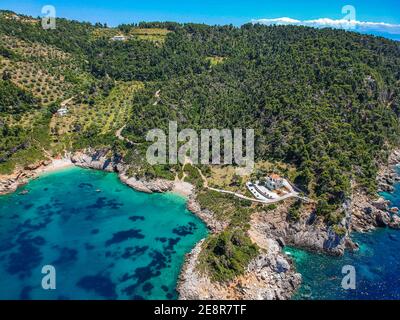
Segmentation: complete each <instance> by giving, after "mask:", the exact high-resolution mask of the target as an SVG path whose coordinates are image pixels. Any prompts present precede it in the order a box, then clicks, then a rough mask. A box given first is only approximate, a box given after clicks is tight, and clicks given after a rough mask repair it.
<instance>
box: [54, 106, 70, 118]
mask: <svg viewBox="0 0 400 320" xmlns="http://www.w3.org/2000/svg"><path fill="white" fill-rule="evenodd" d="M57 113H58V115H59V116H65V115H66V114H67V113H68V109H67V108H66V107H62V108H60V109H58V110H57Z"/></svg>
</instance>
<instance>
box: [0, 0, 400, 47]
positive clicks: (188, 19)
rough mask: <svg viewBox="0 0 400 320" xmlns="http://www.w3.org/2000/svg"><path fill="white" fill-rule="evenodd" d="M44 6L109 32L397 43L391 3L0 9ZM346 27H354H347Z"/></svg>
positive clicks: (399, 19)
mask: <svg viewBox="0 0 400 320" xmlns="http://www.w3.org/2000/svg"><path fill="white" fill-rule="evenodd" d="M0 1H1V0H0ZM82 2H83V3H82ZM45 5H52V6H54V7H55V8H56V16H57V17H59V18H65V19H68V20H76V21H80V22H89V23H92V24H95V23H101V24H106V25H107V26H108V27H111V28H112V27H117V26H118V25H121V24H133V23H139V22H177V23H196V24H197V23H199V24H206V25H210V26H213V25H219V26H223V25H234V26H236V27H240V26H242V25H243V24H246V23H261V24H267V25H271V24H279V25H282V24H289V25H305V26H310V27H317V28H324V27H331V28H336V29H346V30H349V31H355V32H359V33H362V34H372V35H376V36H382V37H386V38H389V39H392V40H400V10H398V9H399V8H400V6H399V5H398V3H397V1H396V0H354V1H352V2H350V3H348V2H343V1H341V0H332V1H329V3H320V2H318V1H317V0H308V1H294V0H282V1H280V2H279V3H276V2H275V1H268V0H264V1H259V0H247V1H246V2H244V1H240V0H231V1H228V0H221V1H219V2H218V3H213V2H212V1H211V0H203V1H198V0H193V1H191V2H190V3H188V2H185V1H182V0H172V1H162V0H154V1H151V2H148V3H143V2H139V1H132V0H130V1H128V0H120V1H113V2H110V1H107V0H98V1H95V0H86V1H78V0H70V1H65V0H53V1H52V2H50V3H48V2H44V1H42V0H25V1H24V3H23V4H22V3H7V4H6V3H1V2H0V9H1V10H10V11H13V12H15V13H17V14H23V15H28V16H32V17H35V18H36V17H40V16H42V12H41V10H42V7H43V6H45ZM349 7H350V10H349V9H348V8H349ZM346 8H347V9H346ZM352 8H353V9H352ZM348 21H351V22H354V23H353V24H351V25H350V26H349V24H348V23H347V22H348ZM343 22H344V23H343ZM348 27H350V29H348Z"/></svg>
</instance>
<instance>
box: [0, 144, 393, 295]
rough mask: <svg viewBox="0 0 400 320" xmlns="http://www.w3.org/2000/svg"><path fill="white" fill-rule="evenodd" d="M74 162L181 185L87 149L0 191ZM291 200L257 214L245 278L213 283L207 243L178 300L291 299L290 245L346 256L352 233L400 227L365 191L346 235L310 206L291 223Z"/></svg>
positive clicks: (385, 174)
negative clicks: (201, 263) (205, 267)
mask: <svg viewBox="0 0 400 320" xmlns="http://www.w3.org/2000/svg"><path fill="white" fill-rule="evenodd" d="M54 161H56V162H54ZM57 161H58V163H57ZM397 163H400V152H399V151H394V152H393V153H392V154H391V155H390V157H389V161H388V164H387V165H384V166H382V168H381V170H380V172H379V175H378V177H377V181H378V185H379V190H381V191H383V190H384V191H391V190H392V185H393V184H394V183H395V182H396V181H398V180H399V178H398V177H397V173H396V165H397ZM72 164H74V165H76V166H80V167H83V168H90V169H96V170H104V171H108V172H117V173H118V175H119V178H120V180H121V182H123V183H125V184H126V185H128V186H130V187H132V188H134V189H136V190H138V191H141V192H147V193H151V192H167V191H172V190H175V189H176V187H177V183H179V182H177V181H168V180H164V179H155V180H149V181H146V180H143V179H138V178H136V177H132V176H129V175H128V173H127V169H128V166H127V165H126V164H124V162H123V160H122V158H121V157H119V156H116V155H114V154H112V153H110V151H109V150H108V149H104V150H86V151H84V152H78V153H75V154H73V155H67V156H66V157H65V158H64V159H59V160H53V161H51V160H45V161H41V162H38V163H36V164H34V165H31V166H29V167H26V168H23V169H20V170H17V171H16V172H15V173H14V174H12V175H9V176H3V177H1V179H0V193H1V194H4V193H9V192H14V191H15V190H16V189H17V188H18V187H19V186H21V185H23V184H25V183H27V182H28V181H29V180H30V179H33V178H35V177H36V176H37V175H39V174H40V173H42V172H45V171H47V170H49V168H53V169H56V168H58V167H62V166H67V165H72ZM180 183H183V182H180ZM184 187H185V188H186V195H187V196H188V202H187V207H188V209H189V210H190V211H191V212H193V213H194V214H195V215H197V216H198V217H199V218H200V219H201V220H203V221H204V222H205V223H206V225H207V226H208V228H209V229H210V231H211V233H219V232H222V231H223V230H224V229H225V228H226V227H227V222H224V221H220V220H218V219H216V217H215V215H214V213H213V212H212V211H210V210H208V209H206V208H201V206H200V205H199V203H198V202H197V200H196V193H195V192H194V188H193V186H191V185H190V184H187V183H186V185H185V186H184ZM290 202H291V200H287V201H285V202H282V203H280V204H278V205H277V206H276V208H275V209H273V210H271V211H269V212H265V211H263V210H259V211H256V212H255V213H253V214H252V216H251V220H250V229H249V231H248V234H249V237H250V239H251V240H252V241H253V243H256V244H257V245H258V246H259V248H260V249H261V250H260V252H259V254H258V255H257V257H256V258H254V259H252V260H251V261H250V263H249V265H248V266H247V269H246V270H245V272H244V274H242V275H240V276H238V277H236V278H235V279H233V280H231V281H227V282H216V281H212V280H211V279H210V277H209V275H208V274H206V273H205V272H201V271H199V270H198V268H197V265H198V256H199V253H200V252H201V250H202V244H203V241H201V242H200V243H198V244H197V245H196V246H195V248H193V250H192V251H191V252H190V253H189V254H187V256H186V259H185V263H184V266H183V268H182V271H181V274H180V277H179V282H178V286H177V291H178V292H179V298H180V299H221V300H224V299H289V298H290V297H291V296H292V295H293V293H294V292H295V291H296V290H297V289H298V287H299V286H300V283H301V275H300V274H298V273H297V272H296V270H295V267H294V265H293V263H292V261H291V259H290V258H289V257H288V256H286V255H285V254H283V253H282V247H284V246H285V245H292V246H294V247H298V248H303V249H306V250H312V251H317V252H322V253H327V254H331V255H342V254H343V253H344V251H345V250H346V249H351V250H353V249H357V245H356V244H355V243H353V242H352V241H351V239H350V233H351V232H352V231H357V232H364V231H369V230H372V229H374V228H376V227H387V226H388V227H391V228H397V229H398V228H400V218H399V216H398V215H397V214H396V212H395V211H396V210H395V209H393V210H390V208H389V204H388V202H387V201H385V200H384V199H382V198H379V197H378V198H376V199H372V197H370V196H368V195H366V194H365V193H363V192H361V191H355V192H354V193H353V195H352V197H351V198H350V199H349V200H348V201H346V203H344V205H343V207H344V212H346V216H345V217H344V218H343V220H342V221H341V223H340V225H341V226H342V227H343V228H344V230H345V233H344V234H341V235H339V234H337V233H336V232H335V231H334V230H332V229H331V228H330V227H329V226H327V225H326V224H325V223H324V222H323V221H322V220H321V218H319V217H317V216H316V215H315V213H314V212H313V208H312V207H309V208H308V207H307V206H306V208H305V213H304V214H303V215H302V216H301V217H300V219H299V220H297V221H291V220H290V219H288V208H289V207H290Z"/></svg>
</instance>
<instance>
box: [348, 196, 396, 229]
mask: <svg viewBox="0 0 400 320" xmlns="http://www.w3.org/2000/svg"><path fill="white" fill-rule="evenodd" d="M389 208H390V202H389V201H387V200H385V199H383V198H378V199H376V200H371V198H370V197H369V196H367V195H365V194H364V193H363V192H360V191H359V192H355V193H354V194H353V199H352V221H351V228H352V230H354V231H357V232H367V231H371V230H373V229H375V228H385V227H389V228H393V229H399V227H400V224H399V220H400V217H399V216H398V214H397V213H396V212H391V211H390V210H389Z"/></svg>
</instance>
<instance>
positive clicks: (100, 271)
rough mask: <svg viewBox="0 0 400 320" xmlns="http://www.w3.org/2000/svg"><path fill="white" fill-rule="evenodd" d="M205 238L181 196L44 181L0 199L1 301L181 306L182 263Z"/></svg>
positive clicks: (97, 174)
mask: <svg viewBox="0 0 400 320" xmlns="http://www.w3.org/2000/svg"><path fill="white" fill-rule="evenodd" d="M24 191H27V192H28V193H26V194H21V192H22V193H24ZM206 235H207V229H206V226H205V225H204V224H203V223H202V222H201V221H200V220H199V219H198V218H197V217H195V216H194V215H193V214H192V213H190V212H189V211H188V210H187V209H186V199H185V198H183V197H180V196H178V195H175V194H171V193H167V194H145V193H140V192H136V191H134V190H132V189H131V188H129V187H127V186H125V185H124V184H122V183H121V182H120V181H119V179H118V177H117V175H116V174H114V173H106V172H102V171H94V170H85V169H81V168H77V167H73V168H68V169H64V170H62V171H58V172H53V173H48V174H44V175H42V176H41V177H39V178H38V179H36V180H33V181H31V182H30V183H29V184H27V185H26V186H24V187H23V188H20V189H18V190H17V192H15V193H13V194H9V195H5V196H0V299H176V298H177V293H176V283H177V279H178V276H179V272H180V269H181V267H182V264H183V261H184V255H185V254H186V253H187V252H189V251H190V250H191V249H192V248H193V247H194V245H195V244H196V243H197V242H198V241H199V240H200V239H202V238H204V237H205V236H206ZM45 265H51V266H54V268H55V271H56V289H55V290H45V289H43V287H42V278H43V277H44V276H45V274H42V272H41V271H42V268H43V266H45Z"/></svg>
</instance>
